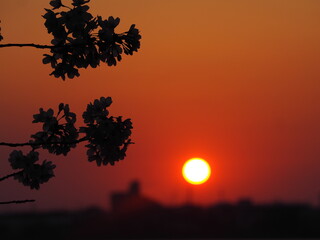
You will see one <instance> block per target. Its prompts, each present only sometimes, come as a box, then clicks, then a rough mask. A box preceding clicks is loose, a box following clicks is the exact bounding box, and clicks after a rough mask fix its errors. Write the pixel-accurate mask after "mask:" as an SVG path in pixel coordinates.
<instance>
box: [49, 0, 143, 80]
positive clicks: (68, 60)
mask: <svg viewBox="0 0 320 240" xmlns="http://www.w3.org/2000/svg"><path fill="white" fill-rule="evenodd" d="M88 2H89V0H87V1H84V0H73V1H72V8H70V7H68V6H65V5H64V4H63V3H62V1H61V0H52V1H51V2H50V5H51V6H52V9H46V13H45V14H44V15H43V18H44V19H45V26H46V28H47V30H48V33H50V34H52V36H53V39H52V41H51V43H52V45H53V46H52V47H51V54H44V58H43V63H44V64H48V63H50V64H51V67H52V68H53V69H54V71H53V72H52V73H51V75H54V76H55V77H57V78H59V77H61V78H62V79H63V80H64V79H65V77H66V75H67V77H68V78H74V77H75V76H77V77H78V76H79V71H78V69H80V68H87V67H88V66H91V67H92V68H95V67H97V66H99V64H100V62H105V63H107V64H108V66H115V65H116V64H117V61H121V59H122V56H121V54H123V53H124V54H126V55H132V54H133V52H137V51H138V49H139V48H140V39H141V35H140V34H139V30H138V29H137V28H136V27H135V25H134V24H132V25H131V27H130V28H129V30H128V31H127V32H124V33H120V34H118V33H116V32H115V28H116V27H117V26H118V24H119V23H120V19H119V18H113V17H109V18H108V19H106V20H103V19H102V17H101V16H97V17H93V16H92V14H91V13H89V12H88V10H89V6H88V5H86V3H88ZM61 9H63V10H61Z"/></svg>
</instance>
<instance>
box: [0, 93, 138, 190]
mask: <svg viewBox="0 0 320 240" xmlns="http://www.w3.org/2000/svg"><path fill="white" fill-rule="evenodd" d="M111 104H112V99H111V98H110V97H107V98H105V97H101V98H100V99H96V100H94V102H93V103H89V104H88V105H87V109H86V111H84V113H83V114H82V117H83V119H84V123H85V126H84V127H80V128H79V130H78V129H77V128H76V127H75V123H76V114H75V113H73V112H71V111H70V108H69V105H68V104H63V103H60V104H59V107H58V111H57V114H54V110H53V109H51V108H49V109H48V110H47V111H45V110H43V109H42V108H40V110H39V113H38V114H35V115H33V118H34V120H33V123H42V131H39V132H37V133H35V134H32V135H31V138H32V139H31V140H30V141H29V142H28V143H24V144H15V145H17V146H26V145H28V146H31V148H32V150H31V151H30V152H29V153H28V154H26V155H24V154H23V153H22V151H17V150H14V151H12V152H11V154H10V156H9V162H10V164H11V167H12V169H15V170H16V169H18V170H20V172H17V173H15V174H14V178H15V179H17V180H18V181H19V182H21V183H23V184H24V185H25V186H29V187H30V188H31V189H39V188H40V184H42V183H45V182H47V181H48V180H49V179H50V178H51V177H53V176H54V173H53V169H54V168H55V165H54V164H52V162H50V161H49V162H48V161H46V160H45V161H43V162H42V164H38V163H37V162H38V160H39V152H37V151H36V150H37V149H45V150H48V151H49V153H52V154H55V155H60V154H63V155H65V156H66V155H67V154H68V153H69V152H70V150H71V148H75V147H76V146H77V144H78V143H80V142H88V144H86V145H85V146H86V147H87V148H88V150H87V156H88V161H89V162H93V161H95V162H96V164H97V165H98V166H101V164H103V165H107V164H109V163H110V164H111V165H114V163H115V162H117V161H119V160H123V159H124V157H125V156H126V151H127V148H128V146H129V145H130V144H132V142H131V139H130V136H131V129H132V122H131V120H130V119H125V120H122V117H121V116H120V117H113V116H109V111H108V110H107V108H108V107H109V106H110V105H111ZM80 134H83V135H84V136H83V137H82V138H80V139H79V136H80ZM3 145H5V144H3ZM7 145H8V146H10V145H11V146H12V145H14V144H7Z"/></svg>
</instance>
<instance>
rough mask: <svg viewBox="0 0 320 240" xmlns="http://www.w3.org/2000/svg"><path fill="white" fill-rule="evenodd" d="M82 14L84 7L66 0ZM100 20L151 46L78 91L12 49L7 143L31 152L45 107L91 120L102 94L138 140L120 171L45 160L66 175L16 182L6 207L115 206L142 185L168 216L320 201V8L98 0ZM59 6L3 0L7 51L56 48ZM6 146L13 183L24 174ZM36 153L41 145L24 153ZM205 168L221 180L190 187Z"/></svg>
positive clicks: (302, 2)
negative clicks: (88, 112)
mask: <svg viewBox="0 0 320 240" xmlns="http://www.w3.org/2000/svg"><path fill="white" fill-rule="evenodd" d="M64 2H65V3H70V2H71V1H64ZM89 6H90V7H91V13H92V14H93V15H94V16H95V15H101V16H103V17H104V18H107V17H108V16H114V17H120V19H121V22H120V27H118V32H122V31H126V30H127V29H129V27H130V25H131V24H133V23H134V24H136V26H137V28H138V29H139V30H140V31H141V35H142V40H141V49H140V51H139V52H138V53H135V54H134V55H133V56H126V57H124V59H123V61H122V62H121V63H120V64H119V65H118V66H117V67H108V66H107V65H105V64H102V65H101V66H100V67H98V68H96V69H91V68H89V69H86V70H83V69H82V70H81V71H80V74H81V76H80V77H79V78H75V79H67V80H66V81H65V82H64V81H62V80H60V79H57V78H54V77H52V76H49V74H50V73H51V71H52V70H51V68H50V67H49V66H48V65H43V64H42V58H43V57H42V55H43V54H45V53H48V51H47V50H40V49H35V48H1V49H0V79H1V81H0V109H1V118H0V137H1V139H0V142H1V141H6V142H26V141H28V140H29V137H30V135H31V134H33V133H35V132H36V131H38V130H40V128H41V126H40V125H37V124H32V123H31V122H32V120H33V119H32V115H33V114H35V113H37V112H38V109H39V108H40V107H43V108H44V109H47V108H54V109H57V106H58V104H59V103H60V102H64V103H69V104H70V108H71V110H72V111H74V112H75V113H77V115H78V124H79V126H80V125H81V124H82V122H81V117H80V116H81V115H82V112H83V111H84V110H85V109H86V105H87V104H88V103H89V102H90V101H93V100H94V99H96V98H100V97H101V96H105V97H107V96H111V97H112V98H113V104H112V107H111V110H110V111H111V114H112V115H114V116H118V115H122V116H124V117H125V118H131V119H132V121H133V124H134V129H133V136H132V138H133V141H134V142H135V144H134V145H131V146H130V147H129V149H128V152H127V158H126V159H125V160H124V161H121V162H118V163H117V164H116V165H115V166H104V167H97V166H96V164H95V163H94V162H93V163H89V162H88V161H87V158H86V154H85V151H86V150H85V148H83V145H80V146H79V147H78V148H77V149H74V150H73V151H72V152H70V153H69V155H68V156H67V157H60V156H59V157H56V156H53V155H50V154H48V153H46V152H44V151H43V152H41V154H40V158H41V159H48V160H52V161H54V162H55V164H56V165H57V168H56V171H55V175H56V177H55V178H53V179H51V181H50V182H48V183H47V184H44V185H42V186H41V189H40V190H39V191H35V190H32V191H31V190H29V189H28V188H27V187H24V186H22V185H21V184H19V183H18V182H16V181H14V180H8V181H4V182H1V183H0V191H1V199H0V201H6V200H18V199H36V200H37V202H36V203H32V204H25V205H24V206H1V208H0V211H3V210H8V209H18V210H19V209H37V210H46V209H66V208H67V209H79V208H84V207H87V206H89V205H97V206H100V207H103V208H108V207H109V198H108V195H109V194H110V193H112V192H114V191H122V190H125V189H126V188H127V185H128V183H129V182H130V181H131V180H134V179H138V180H139V181H140V182H141V185H142V191H143V193H144V194H145V195H147V196H150V197H151V198H154V199H155V200H158V201H160V202H161V203H163V204H165V205H179V204H182V203H185V201H186V192H187V189H188V188H190V187H192V189H193V190H192V191H193V201H194V203H196V204H202V205H209V204H211V203H215V202H218V201H223V200H225V201H231V202H235V201H237V200H238V199H240V198H244V197H250V198H252V200H253V201H254V202H257V203H266V202H274V201H283V202H308V203H312V204H314V205H316V204H318V199H319V198H320V185H319V183H320V159H319V158H320V108H319V106H320V94H319V93H320V81H319V80H320V1H318V0H261V1H256V0H199V1H191V0H151V1H150V0H135V1H132V0H118V1H110V0H92V1H91V2H90V3H89ZM49 7H50V6H49V0H47V1H44V0H10V1H0V20H1V24H0V26H1V28H2V30H1V33H2V35H3V37H4V40H3V41H2V42H1V43H39V44H49V43H50V41H51V35H49V34H48V33H47V31H46V28H45V27H44V25H43V23H44V19H43V18H42V17H41V15H43V14H44V13H45V11H44V8H49ZM12 150H13V149H11V148H8V147H3V146H1V147H0V156H1V162H0V176H4V175H6V174H9V173H11V172H12V170H11V169H10V165H9V162H8V160H7V159H8V156H9V154H10V152H11V151H12ZM23 150H24V152H28V151H29V148H27V147H25V148H23ZM193 157H200V158H203V159H206V160H207V161H208V162H209V164H210V165H211V170H212V175H211V178H210V179H209V180H208V182H206V183H204V184H203V185H198V186H191V185H190V186H189V184H188V183H186V182H185V180H184V179H183V177H182V175H181V168H182V166H183V164H184V162H185V161H186V160H188V159H190V158H193Z"/></svg>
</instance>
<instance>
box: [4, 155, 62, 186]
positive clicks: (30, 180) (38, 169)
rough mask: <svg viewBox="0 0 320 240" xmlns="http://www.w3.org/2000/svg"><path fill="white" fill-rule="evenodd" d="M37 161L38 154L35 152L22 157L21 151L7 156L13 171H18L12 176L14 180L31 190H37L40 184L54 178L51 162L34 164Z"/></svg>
mask: <svg viewBox="0 0 320 240" xmlns="http://www.w3.org/2000/svg"><path fill="white" fill-rule="evenodd" d="M38 160H39V153H38V152H35V151H31V152H29V153H28V154H27V155H24V154H23V153H22V151H17V150H14V151H12V152H11V154H10V156H9V162H10V164H11V167H12V168H13V169H20V170H21V171H20V172H17V173H16V174H15V175H14V179H16V180H18V181H19V182H21V183H22V184H23V185H25V186H29V187H30V188H31V189H39V188H40V184H42V183H45V182H47V181H49V179H50V178H52V177H53V176H54V173H53V169H54V168H55V167H56V166H55V165H54V164H52V162H50V161H49V162H47V161H46V160H45V161H43V162H42V164H41V165H40V164H36V163H35V162H37V161H38Z"/></svg>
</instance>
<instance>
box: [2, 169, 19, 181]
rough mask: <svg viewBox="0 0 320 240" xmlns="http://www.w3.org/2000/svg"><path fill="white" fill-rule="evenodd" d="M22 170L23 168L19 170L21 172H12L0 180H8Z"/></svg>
mask: <svg viewBox="0 0 320 240" xmlns="http://www.w3.org/2000/svg"><path fill="white" fill-rule="evenodd" d="M21 172H23V170H22V171H19V172H15V173H11V174H9V175H7V176H4V177H2V178H0V182H1V181H3V180H6V179H7V178H10V177H14V176H15V175H18V174H19V173H21Z"/></svg>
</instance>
